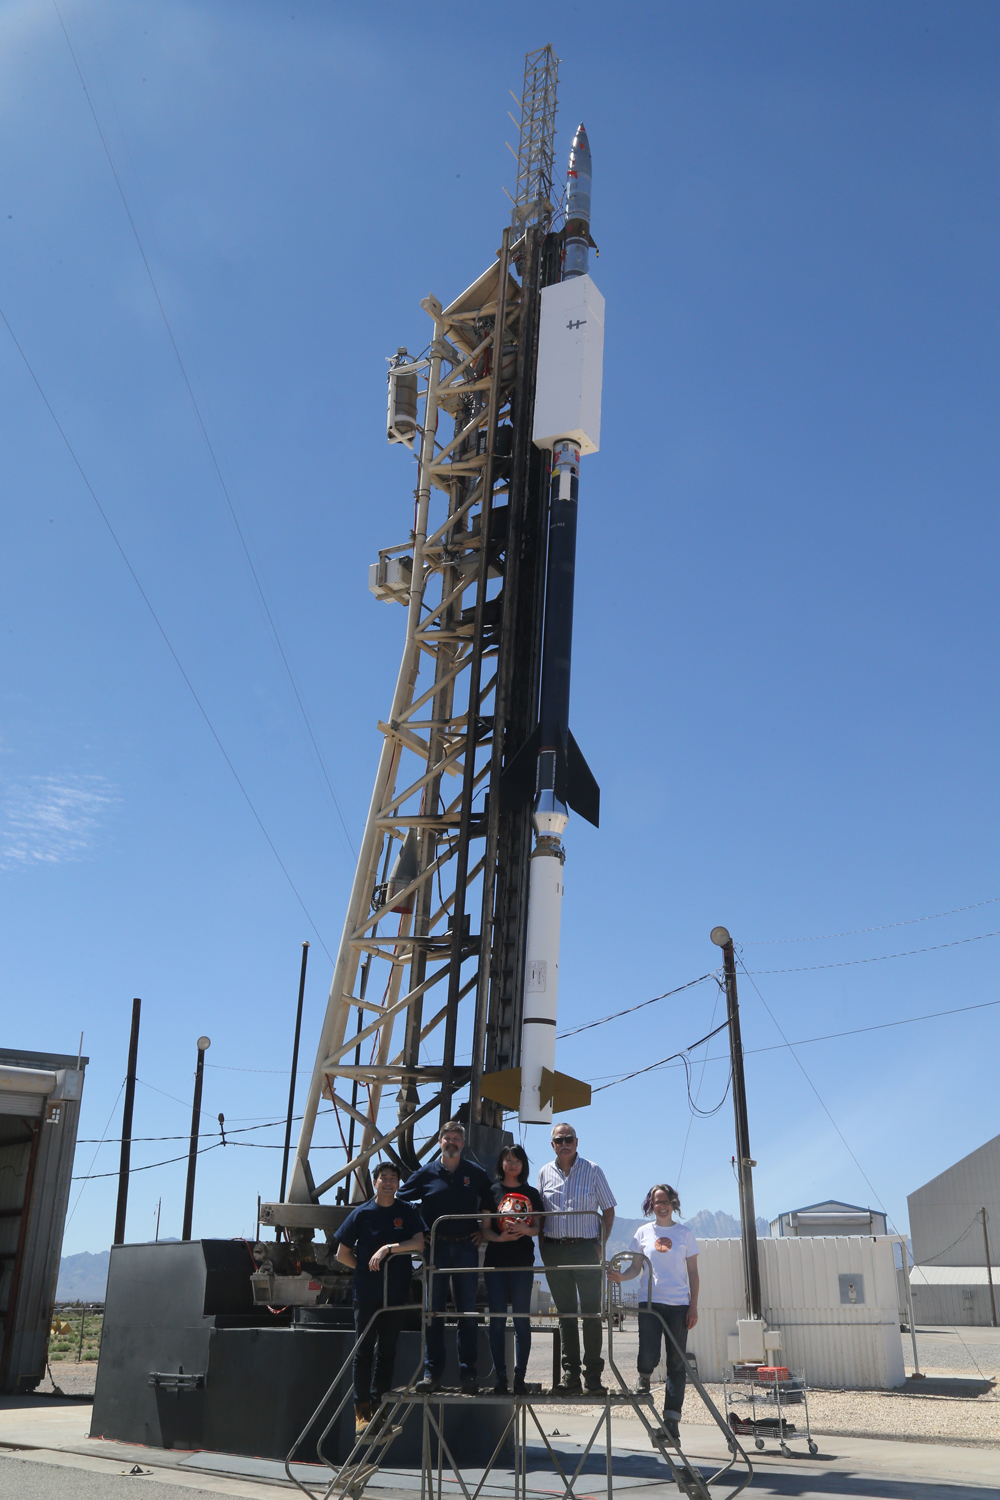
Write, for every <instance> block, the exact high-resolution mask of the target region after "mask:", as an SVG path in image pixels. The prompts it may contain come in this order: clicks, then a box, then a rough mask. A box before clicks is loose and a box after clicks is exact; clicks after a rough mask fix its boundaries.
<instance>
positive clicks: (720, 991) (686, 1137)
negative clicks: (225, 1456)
mask: <svg viewBox="0 0 1000 1500" xmlns="http://www.w3.org/2000/svg"><path fill="white" fill-rule="evenodd" d="M722 994H723V986H722V983H721V981H719V982H718V988H717V990H716V992H715V1003H714V1004H713V1006H712V1019H711V1020H710V1021H709V1023H708V1024H709V1026H714V1025H715V1013H716V1011H717V1010H718V1008H719V1000H720V998H721V996H722ZM707 1066H708V1057H707V1056H705V1057H703V1058H702V1060H701V1077H700V1078H699V1079H698V1091H697V1093H696V1094H695V1096H694V1097H695V1103H697V1102H698V1100H699V1099H700V1097H701V1089H702V1085H703V1084H704V1082H705V1069H706V1067H707ZM732 1081H733V1077H732V1069H730V1072H729V1082H730V1083H732ZM688 1097H690V1084H689V1085H688ZM693 1125H694V1111H693V1110H692V1111H690V1112H689V1114H688V1128H687V1130H686V1131H685V1133H684V1149H683V1150H682V1151H681V1164H680V1166H679V1167H678V1168H677V1176H676V1177H675V1178H674V1181H675V1182H676V1183H677V1185H678V1188H679V1187H680V1181H681V1174H682V1173H683V1171H684V1160H685V1158H686V1156H687V1149H688V1141H689V1140H690V1139H691V1128H692V1126H693Z"/></svg>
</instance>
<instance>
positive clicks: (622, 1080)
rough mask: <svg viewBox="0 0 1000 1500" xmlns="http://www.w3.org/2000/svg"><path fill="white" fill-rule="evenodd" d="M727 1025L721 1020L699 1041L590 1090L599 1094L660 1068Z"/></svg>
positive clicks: (709, 1038) (706, 1040) (715, 1034)
mask: <svg viewBox="0 0 1000 1500" xmlns="http://www.w3.org/2000/svg"><path fill="white" fill-rule="evenodd" d="M728 1025H729V1022H728V1021H723V1023H722V1025H721V1026H716V1028H715V1030H714V1031H710V1032H709V1033H708V1035H707V1036H703V1037H702V1038H701V1039H700V1041H697V1042H692V1043H691V1045H690V1046H688V1047H684V1048H682V1050H681V1051H680V1052H671V1054H670V1056H669V1057H661V1058H660V1061H659V1062H655V1063H650V1064H649V1067H647V1068H636V1070H635V1072H634V1073H626V1074H625V1076H624V1077H623V1078H616V1079H615V1081H614V1083H602V1084H601V1087H600V1088H597V1089H592V1090H591V1092H592V1093H594V1094H600V1093H601V1092H602V1091H603V1090H604V1089H613V1088H614V1087H615V1085H616V1084H619V1083H627V1082H628V1081H629V1079H630V1078H638V1077H639V1076H640V1074H642V1073H649V1072H651V1071H652V1070H653V1068H662V1067H663V1064H664V1063H668V1062H672V1061H673V1059H674V1058H675V1057H683V1055H684V1053H685V1052H693V1051H694V1049H695V1047H700V1046H701V1044H702V1042H709V1041H711V1039H712V1037H713V1036H718V1034H719V1032H720V1031H725V1029H726V1027H727V1026H728Z"/></svg>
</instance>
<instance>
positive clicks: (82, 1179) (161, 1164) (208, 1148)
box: [73, 1141, 222, 1202]
mask: <svg viewBox="0 0 1000 1500" xmlns="http://www.w3.org/2000/svg"><path fill="white" fill-rule="evenodd" d="M221 1145H222V1142H221V1141H216V1142H215V1144H214V1145H212V1146H199V1147H198V1148H197V1150H196V1151H195V1155H196V1156H204V1155H205V1152H206V1151H218V1149H219V1147H220V1146H221ZM190 1155H191V1153H190V1152H189V1151H185V1152H184V1154H183V1156H169V1157H168V1158H167V1160H166V1161H151V1162H150V1163H149V1165H148V1166H147V1167H129V1169H128V1175H129V1177H131V1176H132V1174H133V1173H134V1172H151V1171H152V1170H153V1168H154V1167H169V1166H172V1165H173V1163H174V1162H177V1161H187V1160H188V1159H189V1158H190ZM118 1175H119V1173H118V1172H94V1173H92V1174H91V1175H90V1176H88V1177H74V1178H73V1181H74V1182H92V1181H94V1179H95V1178H98V1177H117V1176H118ZM77 1201H78V1202H79V1199H78V1200H77Z"/></svg>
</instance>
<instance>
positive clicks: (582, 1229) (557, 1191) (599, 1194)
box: [538, 1156, 615, 1240]
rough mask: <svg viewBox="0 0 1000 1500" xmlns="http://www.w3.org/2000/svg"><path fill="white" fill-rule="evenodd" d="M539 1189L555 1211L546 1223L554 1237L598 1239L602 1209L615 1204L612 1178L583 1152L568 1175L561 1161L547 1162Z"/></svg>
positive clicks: (548, 1234) (544, 1226)
mask: <svg viewBox="0 0 1000 1500" xmlns="http://www.w3.org/2000/svg"><path fill="white" fill-rule="evenodd" d="M538 1191H539V1192H540V1193H541V1195H542V1199H543V1200H544V1203H545V1207H546V1208H547V1209H549V1210H552V1211H554V1213H555V1217H550V1218H547V1219H545V1220H543V1223H542V1232H543V1233H544V1235H545V1237H546V1238H547V1239H551V1240H596V1239H597V1238H598V1237H599V1235H600V1233H601V1220H600V1217H599V1215H600V1213H601V1211H602V1210H603V1209H605V1208H614V1206H615V1196H614V1194H613V1193H612V1191H611V1189H610V1188H609V1187H608V1179H607V1178H606V1177H605V1175H604V1173H603V1172H602V1171H601V1169H600V1167H599V1166H598V1165H597V1164H596V1162H592V1161H587V1160H586V1158H585V1157H583V1156H578V1157H577V1158H576V1161H575V1162H574V1163H573V1165H572V1166H571V1167H570V1169H569V1171H568V1173H567V1174H566V1175H565V1176H563V1172H562V1168H561V1167H560V1166H559V1163H558V1162H555V1161H549V1162H546V1163H545V1166H544V1167H542V1169H541V1171H540V1172H539V1174H538Z"/></svg>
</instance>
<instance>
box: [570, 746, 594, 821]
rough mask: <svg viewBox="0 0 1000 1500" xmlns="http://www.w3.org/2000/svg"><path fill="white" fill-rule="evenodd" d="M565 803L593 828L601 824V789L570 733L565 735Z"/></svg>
mask: <svg viewBox="0 0 1000 1500" xmlns="http://www.w3.org/2000/svg"><path fill="white" fill-rule="evenodd" d="M565 800H566V804H567V806H568V807H571V808H572V809H573V811H574V812H576V813H579V814H580V817H581V818H586V820H587V822H588V823H593V825H594V827H595V828H599V827H600V826H601V789H600V787H599V786H598V785H597V782H596V780H595V778H594V773H593V771H592V770H591V769H590V767H589V766H588V765H587V762H586V761H585V760H584V758H583V751H582V750H581V749H580V747H579V745H578V744H577V743H576V740H575V739H574V738H573V735H572V733H570V734H568V735H567V736H566V798H565Z"/></svg>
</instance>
